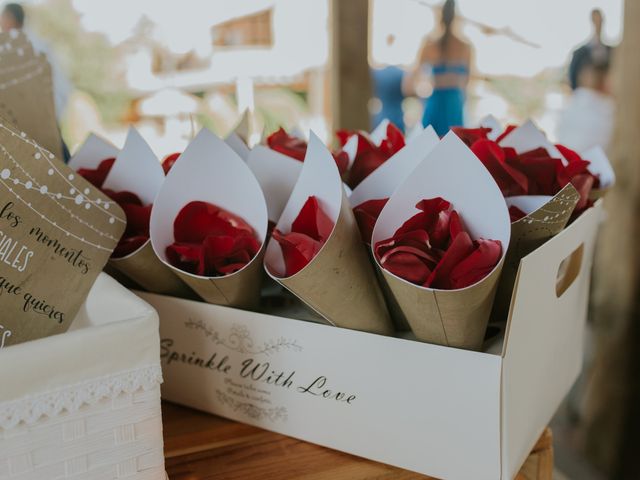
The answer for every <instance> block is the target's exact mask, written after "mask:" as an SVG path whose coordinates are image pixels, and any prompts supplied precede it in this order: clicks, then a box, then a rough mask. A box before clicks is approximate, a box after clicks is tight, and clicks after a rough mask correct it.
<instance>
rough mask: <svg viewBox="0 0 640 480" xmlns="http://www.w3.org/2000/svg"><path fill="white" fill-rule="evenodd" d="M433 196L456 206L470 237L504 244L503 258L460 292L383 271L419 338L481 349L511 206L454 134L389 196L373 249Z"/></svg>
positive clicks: (441, 142)
mask: <svg viewBox="0 0 640 480" xmlns="http://www.w3.org/2000/svg"><path fill="white" fill-rule="evenodd" d="M434 197H442V198H444V199H446V200H448V201H449V202H451V203H452V205H453V208H454V209H455V210H456V211H457V212H458V213H459V214H460V216H461V218H462V222H463V224H464V225H465V228H466V229H467V231H468V232H469V234H470V235H471V238H473V239H478V238H485V239H491V240H500V241H501V242H502V258H501V260H500V261H499V262H498V264H497V265H496V267H495V268H494V269H493V271H492V272H491V273H490V274H489V275H488V276H486V277H485V278H484V279H482V280H481V281H480V282H478V283H476V284H475V285H471V286H469V287H467V288H463V289H459V290H438V289H431V288H424V287H420V286H417V285H414V284H412V283H410V282H408V281H406V280H404V279H402V278H399V277H397V276H395V275H393V274H392V273H390V272H387V271H386V270H384V269H382V273H383V275H384V278H385V280H386V281H387V283H388V285H389V287H390V289H391V291H392V292H393V294H394V297H395V299H396V300H397V302H398V304H399V306H400V308H401V309H402V311H403V313H404V316H405V317H406V319H407V321H408V322H409V325H410V326H411V329H412V330H413V332H414V333H415V335H416V337H417V338H418V339H420V340H423V341H426V342H430V343H437V344H441V345H447V346H453V347H460V348H467V349H478V348H480V346H481V344H482V340H483V338H484V333H485V330H486V326H487V323H488V320H489V316H490V312H491V307H492V303H493V298H494V295H495V291H496V287H497V281H498V278H499V276H500V270H501V268H502V263H503V261H504V256H505V254H506V251H507V248H508V245H509V238H510V234H511V230H510V222H509V213H508V210H507V206H506V203H505V201H504V198H503V197H502V193H501V192H500V190H499V189H498V186H497V185H496V183H495V181H494V180H493V178H492V177H491V175H490V174H489V172H488V171H487V170H486V168H484V166H483V165H482V163H481V162H480V161H479V160H478V159H477V158H476V156H475V155H474V154H473V153H472V152H471V150H469V149H468V148H467V146H466V145H465V144H464V143H463V142H462V141H461V140H460V139H459V138H458V137H457V136H456V135H455V134H454V133H453V132H450V133H448V134H447V135H446V136H445V137H444V138H443V139H442V140H441V141H440V143H439V144H438V145H437V146H436V147H435V148H434V149H433V150H432V151H431V153H430V154H429V155H428V156H427V158H426V159H425V160H424V161H423V162H422V163H420V165H418V166H417V167H416V169H415V170H414V171H413V172H412V174H411V175H410V176H409V177H408V178H407V179H406V180H405V182H404V183H403V184H402V185H400V187H398V189H397V190H396V191H395V193H394V194H393V195H392V196H391V198H390V199H389V202H388V203H387V205H386V206H385V208H384V209H383V210H382V212H381V214H380V217H379V218H378V222H377V223H376V226H375V228H374V231H373V238H372V242H371V244H372V249H373V248H375V244H376V243H377V242H379V241H381V240H385V239H387V238H390V237H392V236H393V235H394V233H395V232H396V230H397V229H398V228H399V227H400V226H401V225H402V224H403V223H404V222H405V221H406V220H408V219H409V218H410V217H411V216H413V215H414V214H415V213H417V210H416V208H415V205H416V204H417V203H418V202H419V201H421V200H423V199H428V198H434ZM378 266H379V264H378Z"/></svg>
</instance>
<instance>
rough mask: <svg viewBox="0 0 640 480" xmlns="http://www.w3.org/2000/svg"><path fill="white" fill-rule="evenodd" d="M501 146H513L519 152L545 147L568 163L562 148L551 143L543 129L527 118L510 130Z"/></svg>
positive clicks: (553, 155)
mask: <svg viewBox="0 0 640 480" xmlns="http://www.w3.org/2000/svg"><path fill="white" fill-rule="evenodd" d="M500 146H501V147H511V148H514V149H515V150H516V152H518V153H522V152H528V151H529V150H533V149H534V148H540V147H542V148H544V149H546V150H547V152H549V155H551V156H552V157H554V158H560V159H562V161H563V163H564V164H566V163H567V160H566V159H565V158H564V156H562V154H561V153H560V150H558V149H557V148H556V146H555V145H554V144H553V143H551V142H550V141H549V140H548V139H547V136H546V135H545V134H544V132H543V131H542V130H540V129H539V128H538V127H537V126H536V125H535V123H533V122H532V121H531V120H527V121H526V122H525V123H523V124H522V125H520V126H519V127H517V128H514V129H513V130H512V131H511V132H509V133H508V134H507V135H506V136H505V137H504V138H503V139H502V140H501V141H500Z"/></svg>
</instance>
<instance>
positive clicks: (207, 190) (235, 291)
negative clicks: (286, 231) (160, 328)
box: [151, 128, 267, 308]
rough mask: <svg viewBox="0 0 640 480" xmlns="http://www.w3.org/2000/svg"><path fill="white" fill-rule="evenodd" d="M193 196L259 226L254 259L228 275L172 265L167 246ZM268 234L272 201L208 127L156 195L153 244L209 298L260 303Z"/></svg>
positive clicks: (243, 305) (242, 304)
mask: <svg viewBox="0 0 640 480" xmlns="http://www.w3.org/2000/svg"><path fill="white" fill-rule="evenodd" d="M192 201H204V202H209V203H212V204H214V205H217V206H219V207H221V208H223V209H225V210H227V211H229V212H231V213H233V214H235V215H238V216H239V217H241V218H242V219H244V220H245V221H246V222H247V223H248V224H249V225H251V226H252V227H253V229H254V230H255V232H256V235H257V237H258V240H259V241H260V242H262V248H261V249H260V251H259V252H258V254H257V255H256V256H255V257H254V258H253V259H252V260H251V262H249V263H248V264H247V265H246V266H245V267H244V268H242V269H241V270H239V271H237V272H235V273H232V274H229V275H226V276H222V277H202V276H199V275H194V274H191V273H187V272H183V271H182V270H180V269H178V268H175V267H173V266H172V265H170V264H169V262H168V261H167V256H166V249H167V247H168V246H169V245H171V244H173V243H174V240H175V238H174V235H173V223H174V220H175V218H176V216H177V215H178V213H179V212H180V210H182V208H183V207H184V206H185V205H186V204H188V203H190V202H192ZM266 234H267V206H266V203H265V200H264V195H263V194H262V190H261V189H260V185H259V183H258V181H257V180H256V178H255V176H254V175H253V173H251V170H250V169H249V167H248V166H247V164H246V163H245V162H243V161H242V159H241V158H240V157H239V156H238V155H237V154H236V153H235V152H234V151H233V149H231V147H229V146H228V145H227V144H226V143H225V142H224V141H223V140H221V139H220V138H218V137H216V136H215V135H214V134H213V133H211V132H210V131H209V130H207V129H206V128H205V129H202V130H201V131H200V132H199V133H198V135H196V137H195V138H194V139H193V140H192V142H191V143H190V144H189V145H188V146H187V148H186V149H185V151H184V152H183V153H182V155H181V156H180V160H179V161H178V162H176V164H175V165H174V167H173V168H172V169H171V171H170V172H169V175H168V176H167V179H166V180H165V183H164V185H163V186H162V188H161V190H160V193H159V194H158V197H157V198H156V202H155V204H154V208H153V211H152V213H151V243H152V245H153V249H154V251H155V252H156V255H157V256H158V257H159V258H160V259H161V260H162V261H163V262H164V263H165V264H166V265H167V266H169V268H171V269H172V270H173V272H175V273H176V274H177V275H178V276H179V277H180V278H181V279H182V280H183V281H184V282H185V283H186V284H187V285H189V286H190V287H191V288H192V289H193V290H194V291H195V292H196V293H197V294H198V295H200V296H201V297H202V298H203V299H204V300H205V301H207V302H209V303H215V304H219V305H228V306H233V307H240V308H255V307H257V305H258V303H259V299H260V285H261V279H262V256H263V252H264V248H265V245H264V242H265V237H266Z"/></svg>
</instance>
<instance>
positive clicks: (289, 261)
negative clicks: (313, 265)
mask: <svg viewBox="0 0 640 480" xmlns="http://www.w3.org/2000/svg"><path fill="white" fill-rule="evenodd" d="M273 239H274V240H275V241H277V242H278V243H279V244H280V248H281V249H282V256H283V258H284V263H285V268H286V272H285V276H287V277H290V276H291V275H295V274H296V273H298V272H299V271H300V270H302V269H303V268H304V267H306V266H307V265H308V264H309V262H310V261H311V260H313V257H315V256H316V254H317V253H318V252H319V251H320V249H321V248H322V243H320V242H319V241H317V240H314V239H313V238H311V237H309V236H307V235H305V234H303V233H296V232H292V233H288V234H286V235H283V234H282V233H280V231H279V230H277V229H276V230H274V231H273Z"/></svg>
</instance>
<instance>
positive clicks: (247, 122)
mask: <svg viewBox="0 0 640 480" xmlns="http://www.w3.org/2000/svg"><path fill="white" fill-rule="evenodd" d="M250 139H251V119H250V117H249V111H248V110H245V111H244V112H243V113H242V117H240V120H239V121H238V123H237V125H236V126H235V127H234V128H233V129H232V130H231V132H230V133H229V135H227V138H225V140H224V141H225V142H226V144H227V145H229V146H230V147H231V148H232V149H233V151H234V152H236V153H237V154H238V155H239V156H240V158H241V159H242V160H244V161H245V162H246V161H247V158H248V157H249V152H250V151H251V149H250V148H249V141H250Z"/></svg>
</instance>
